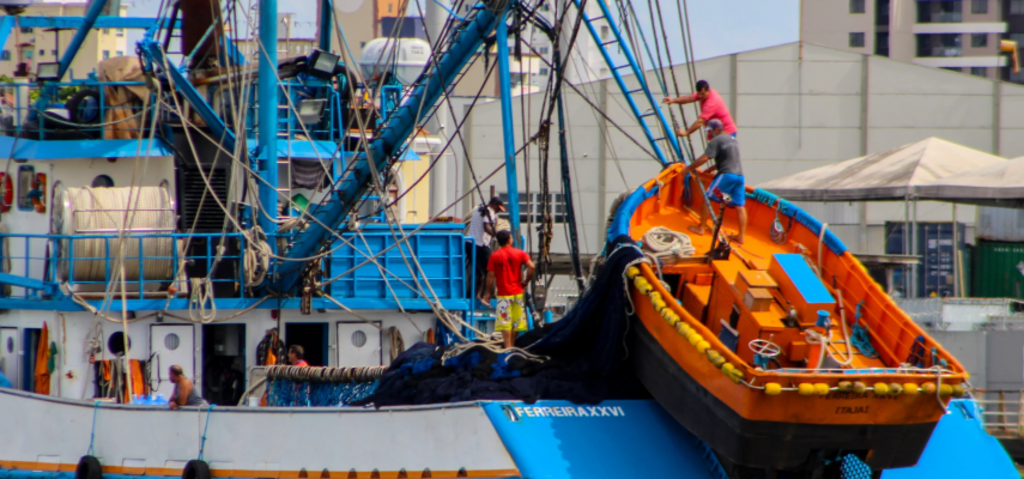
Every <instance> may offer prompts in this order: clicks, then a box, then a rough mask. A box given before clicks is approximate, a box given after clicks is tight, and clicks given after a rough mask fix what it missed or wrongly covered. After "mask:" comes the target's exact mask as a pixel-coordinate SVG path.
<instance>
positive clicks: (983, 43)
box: [971, 33, 988, 48]
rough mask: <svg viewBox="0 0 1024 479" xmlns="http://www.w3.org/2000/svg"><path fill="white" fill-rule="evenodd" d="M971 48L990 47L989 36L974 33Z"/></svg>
mask: <svg viewBox="0 0 1024 479" xmlns="http://www.w3.org/2000/svg"><path fill="white" fill-rule="evenodd" d="M971 46H972V47H974V48H980V47H987V46H988V34H987V33H972V34H971Z"/></svg>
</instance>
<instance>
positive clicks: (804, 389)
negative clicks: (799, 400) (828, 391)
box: [796, 383, 814, 396]
mask: <svg viewBox="0 0 1024 479" xmlns="http://www.w3.org/2000/svg"><path fill="white" fill-rule="evenodd" d="M796 392H797V393H798V394H800V395H801V396H811V395H813V394H814V385H813V384H811V383H800V384H799V385H797V387H796Z"/></svg>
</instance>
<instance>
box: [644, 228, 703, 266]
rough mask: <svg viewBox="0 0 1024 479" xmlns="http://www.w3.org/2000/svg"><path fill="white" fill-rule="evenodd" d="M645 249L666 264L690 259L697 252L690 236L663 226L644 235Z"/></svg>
mask: <svg viewBox="0 0 1024 479" xmlns="http://www.w3.org/2000/svg"><path fill="white" fill-rule="evenodd" d="M643 249H644V250H645V251H648V252H650V256H653V257H655V258H657V259H660V260H661V261H663V262H665V263H673V262H676V261H679V260H681V259H683V258H688V257H690V256H693V254H694V253H696V252H697V249H696V248H694V247H693V244H692V243H691V242H690V237H689V236H688V235H686V234H684V233H680V232H678V231H673V230H670V229H668V228H665V227H663V226H656V227H654V228H651V229H650V231H648V232H647V233H644V239H643Z"/></svg>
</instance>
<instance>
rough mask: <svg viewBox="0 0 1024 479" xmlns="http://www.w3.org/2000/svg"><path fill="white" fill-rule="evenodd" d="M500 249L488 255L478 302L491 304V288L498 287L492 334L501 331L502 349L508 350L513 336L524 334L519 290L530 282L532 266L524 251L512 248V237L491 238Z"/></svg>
mask: <svg viewBox="0 0 1024 479" xmlns="http://www.w3.org/2000/svg"><path fill="white" fill-rule="evenodd" d="M495 236H496V238H497V239H498V246H500V247H501V248H500V249H499V250H498V251H495V252H494V253H492V254H491V259H490V260H489V261H488V262H487V288H486V289H485V290H484V294H483V296H481V297H480V300H481V301H483V302H484V304H488V303H490V302H491V288H492V287H494V286H495V283H497V286H498V309H497V320H496V321H495V323H494V330H495V331H501V336H502V338H504V340H505V349H508V348H511V347H512V346H513V345H514V344H515V342H516V335H517V334H518V333H520V332H523V331H526V314H525V313H526V307H525V305H524V304H523V288H524V287H525V286H526V285H527V284H529V283H530V279H532V278H533V271H534V268H535V267H534V265H533V260H531V259H530V255H528V254H526V252H525V251H523V250H521V249H517V248H513V247H512V235H511V234H510V233H509V232H508V231H504V230H503V231H499V232H498V234H497V235H495ZM523 265H526V277H525V278H523Z"/></svg>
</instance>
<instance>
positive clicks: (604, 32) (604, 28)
mask: <svg viewBox="0 0 1024 479" xmlns="http://www.w3.org/2000/svg"><path fill="white" fill-rule="evenodd" d="M1022 1H1024V0H1022ZM607 39H608V25H601V40H607Z"/></svg>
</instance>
